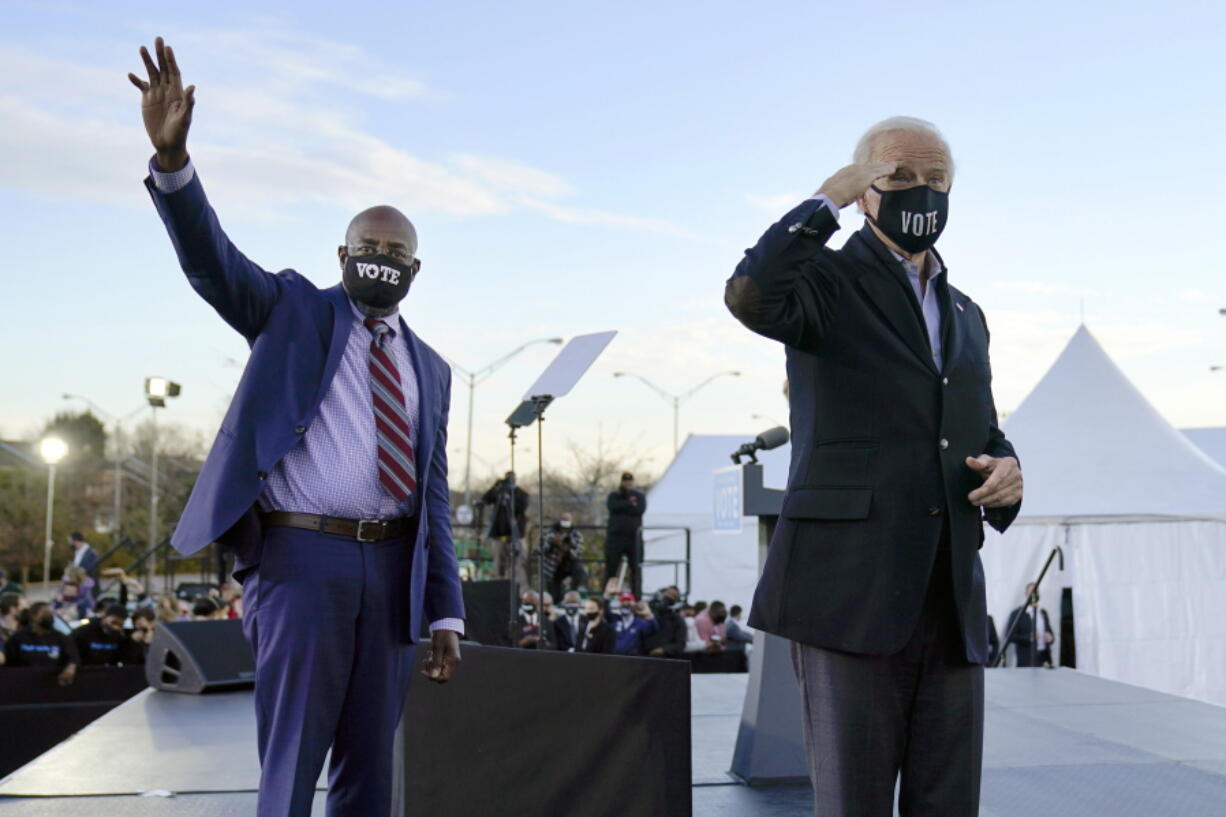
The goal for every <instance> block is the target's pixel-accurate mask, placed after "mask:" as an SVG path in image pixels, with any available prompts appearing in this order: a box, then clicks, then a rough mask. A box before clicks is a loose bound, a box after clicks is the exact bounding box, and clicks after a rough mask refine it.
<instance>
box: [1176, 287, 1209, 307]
mask: <svg viewBox="0 0 1226 817" xmlns="http://www.w3.org/2000/svg"><path fill="white" fill-rule="evenodd" d="M1178 297H1179V300H1181V301H1186V302H1188V303H1190V304H1203V303H1205V302H1207V301H1211V300H1213V296H1211V295H1210V294H1209V293H1208V292H1205V291H1204V290H1203V289H1184V290H1180V292H1179V293H1178Z"/></svg>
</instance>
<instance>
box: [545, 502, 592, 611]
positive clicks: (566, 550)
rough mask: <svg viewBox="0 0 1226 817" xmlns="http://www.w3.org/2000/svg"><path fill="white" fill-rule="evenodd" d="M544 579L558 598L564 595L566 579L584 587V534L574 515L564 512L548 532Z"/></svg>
mask: <svg viewBox="0 0 1226 817" xmlns="http://www.w3.org/2000/svg"><path fill="white" fill-rule="evenodd" d="M543 551H544V554H545V566H544V567H545V582H546V584H547V585H548V586H549V590H550V592H551V593H553V595H554V596H556V597H557V598H562V594H563V592H564V590H565V582H566V580H567V579H569V580H570V581H571V587H576V588H578V587H583V585H584V584H585V583H586V582H587V569H586V568H584V566H583V562H582V561H581V559H582V558H583V534H582V533H581V532H579V531H578V530H576V529H575V524H574V517H572V516H571V515H570V513H569V512H568V513H563V514H562V515H561V516H560V517H558V521H557V522H555V523H553V525H552V526H551V527H550V528H549V530H547V531H546V532H545V547H544V548H543Z"/></svg>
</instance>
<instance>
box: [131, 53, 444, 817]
mask: <svg viewBox="0 0 1226 817" xmlns="http://www.w3.org/2000/svg"><path fill="white" fill-rule="evenodd" d="M155 50H156V54H157V62H156V63H155V62H154V60H153V58H152V57H151V56H150V54H149V52H148V51H147V50H146V49H145V48H143V47H142V48H141V49H140V54H141V58H142V60H143V61H144V64H145V69H146V72H147V73H148V79H147V81H146V80H142V79H140V78H138V77H137V76H135V75H134V74H129V75H128V76H129V79H130V80H131V82H132V83H133V84H134V85H136V87H137V88H139V89H140V91H141V111H142V114H143V118H144V122H145V129H146V131H147V132H148V135H149V138H150V140H151V141H152V143H153V146H154V148H155V150H156V155H155V157H154V159H153V160H152V162H151V163H150V168H149V171H150V173H149V178H148V179H146V181H145V186H146V187H147V188H148V190H149V194H150V195H151V196H152V198H153V203H154V205H155V206H156V207H157V210H158V213H159V214H160V215H161V217H162V220H163V221H164V222H165V224H166V228H167V231H168V232H169V234H170V238H171V241H172V242H173V243H174V246H175V251H176V252H177V253H178V256H179V262H180V265H181V266H182V267H183V271H184V272H185V273H186V274H187V279H188V282H189V283H190V284H191V286H192V287H193V288H194V289H195V290H196V292H198V293H199V294H200V295H201V297H203V298H204V299H205V300H206V301H207V302H208V303H209V304H210V305H212V306H213V308H214V309H216V310H217V312H218V314H220V315H221V317H222V318H223V319H224V320H225V321H226V322H227V323H228V324H230V326H232V327H233V328H234V329H235V330H237V331H238V332H239V333H241V334H242V335H243V337H244V338H246V340H247V342H248V343H249V344H250V345H251V357H250V359H249V360H248V362H247V367H246V370H245V371H244V372H243V378H242V380H241V382H240V383H239V386H238V390H237V392H236V393H235V395H234V400H233V401H232V402H231V404H230V408H229V410H228V411H227V413H226V416H225V419H224V420H223V421H222V424H221V429H220V431H219V432H218V434H217V439H216V440H215V441H214V443H213V448H212V450H211V451H210V452H209V456H208V459H207V460H206V461H205V464H204V468H203V469H202V470H201V473H200V477H199V478H198V479H197V481H196V485H195V488H194V490H193V491H192V495H191V497H190V498H189V499H188V503H187V507H186V508H185V509H184V512H183V516H182V518H181V519H180V521H179V525H178V527H177V528H176V530H175V534H174V537H173V538H172V543H173V544H174V546H175V547H176V548H178V549H179V550H180V551H181V552H183V553H185V554H188V553H194V552H195V551H197V550H199V549H200V548H202V547H204V546H206V545H208V544H209V543H210V542H213V541H220V542H221V543H222V544H223V545H226V546H228V547H230V548H232V549H233V550H234V553H235V568H236V569H235V576H236V578H238V579H239V580H240V581H242V582H243V589H244V602H245V608H246V609H245V615H244V617H243V629H244V632H245V634H246V636H247V640H248V641H249V643H250V644H251V648H252V652H253V653H254V655H255V660H256V678H255V704H256V725H257V729H258V735H259V756H260V767H261V775H260V793H259V806H258V813H259V815H260V817H274V815H275V817H286V815H290V816H291V817H299V815H301V817H306V815H309V814H310V812H311V801H312V800H313V798H314V794H315V782H316V780H317V779H318V777H319V774H320V772H321V770H322V768H323V762H324V756H325V754H326V753H327V751H328V749H329V747H331V749H332V762H331V766H330V769H329V775H328V784H329V785H328V806H327V813H328V815H330V817H341V815H354V817H357V816H358V815H361V817H368V816H369V815H385V814H388V813H389V811H390V808H391V789H392V743H393V736H394V733H395V729H396V724H397V722H398V721H399V719H400V714H401V711H402V706H403V702H404V698H405V694H406V692H407V690H408V682H409V672H410V671H411V666H410V656H411V652H410V644H411V643H413V642H414V641H415V640H416V637H417V635H418V633H420V632H421V631H422V630H423V628H424V625H428V627H429V630H430V632H431V637H430V638H431V640H430V648H429V650H428V651H427V657H426V662H425V668H424V669H423V670H422V672H423V674H424V675H426V677H428V678H430V679H432V680H434V681H437V682H445V681H447V680H448V679H449V678H450V677H451V675H452V672H453V671H454V668H455V666H456V665H457V664H458V662H459V660H460V650H459V634H460V633H462V632H463V629H464V621H463V619H464V605H463V600H462V597H461V593H460V581H459V572H458V570H457V565H456V556H455V549H454V545H453V543H452V538H451V521H450V507H449V492H448V487H447V452H446V442H447V413H448V404H449V401H450V394H451V372H450V370H449V369H448V367H447V366H446V365H445V364H444V362H443V360H442V358H440V357H439V356H438V354H436V353H435V352H434V350H432V349H431V348H430V347H429V346H427V345H426V344H425V343H423V342H422V341H421V340H419V339H418V338H417V337H416V336H415V335H414V334H413V333H412V332H411V331H410V330H409V328H408V325H407V324H406V322H405V320H404V318H403V316H401V314H400V313H399V311H398V305H399V303H400V301H401V300H402V299H403V298H404V296H405V295H406V294H407V293H408V289H409V285H410V284H411V283H412V281H413V279H414V278H415V277H416V275H417V273H418V271H419V269H420V268H421V262H420V260H418V259H417V257H416V256H417V234H416V231H415V230H414V228H413V225H412V223H410V222H409V220H408V219H407V218H405V217H404V215H403V214H401V213H400V212H399V211H398V210H396V209H395V208H393V207H387V206H381V207H372V208H370V209H368V210H365V211H363V212H362V213H359V214H358V215H357V216H356V217H355V218H354V219H353V221H352V222H350V224H349V229H348V231H347V232H346V235H345V244H344V245H342V246H341V247H340V248H339V250H338V256H339V262H340V267H341V272H342V283H341V284H338V285H336V286H333V287H331V288H329V289H325V290H319V289H317V288H316V287H315V286H314V284H312V283H311V282H310V281H308V280H307V279H306V278H304V277H302V276H301V275H299V274H298V273H296V272H294V271H293V270H282V271H281V272H278V273H276V274H270V273H268V272H265V271H264V270H263V269H261V268H260V267H259V266H257V265H256V264H255V263H253V262H252V261H251V260H249V259H248V258H247V257H246V256H244V255H243V254H242V253H241V252H239V251H238V249H237V248H236V247H235V246H234V245H233V244H232V243H230V240H229V239H228V238H227V237H226V235H225V233H224V232H223V231H222V229H221V225H220V224H219V223H218V220H217V216H216V214H215V213H214V212H213V210H212V208H211V207H210V206H209V204H208V201H207V199H206V198H205V195H204V188H203V187H202V186H201V184H200V178H199V176H198V175H197V174H196V170H195V167H194V166H193V165H192V163H191V161H190V160H189V158H188V154H187V132H188V128H189V127H190V124H191V114H192V108H193V107H194V92H195V86H189V87H187V88H186V89H185V88H184V87H183V84H182V80H181V78H180V72H179V67H178V65H177V63H176V61H175V57H174V52H173V51H172V50H171V49H170V48H169V47H167V46H165V45H164V44H163V42H162V40H161V38H158V40H157V43H156V47H155ZM408 728H412V725H411V724H410V725H409V727H408Z"/></svg>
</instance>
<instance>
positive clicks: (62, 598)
mask: <svg viewBox="0 0 1226 817" xmlns="http://www.w3.org/2000/svg"><path fill="white" fill-rule="evenodd" d="M69 544H70V545H71V547H72V549H73V553H72V558H71V560H70V561H69V563H68V564H67V566H66V567H65V568H64V572H63V575H62V578H61V581H60V585H59V588H58V590H57V591H56V593H55V594H54V595H53V596H52V598H51V599H50V600H36V601H31V600H30V599H29V597H28V596H27V594H26V592H25V588H23V587H22V585H21V584H19V583H18V582H16V581H13V580H11V579H10V577H9V575H8V573H7V571H5V570H4V569H3V568H0V671H2V670H3V668H12V667H55V668H57V669H58V670H59V672H58V673H57V674H56V681H57V682H58V683H59V684H60V685H61V686H68V685H70V684H72V683H73V681H74V680H75V679H76V674H77V670H78V668H79V667H88V666H121V665H132V664H143V663H144V662H145V656H146V655H147V653H148V651H149V646H150V644H152V643H153V636H154V632H155V631H156V629H157V627H158V625H159V624H160V623H162V622H170V621H203V620H212V619H225V618H241V617H242V613H243V598H242V587H241V585H239V584H238V583H237V582H233V581H230V582H226V583H225V584H223V585H221V586H214V585H203V586H198V587H197V591H198V592H197V593H196V594H194V595H192V596H189V597H188V598H181V597H180V596H178V595H175V594H171V593H166V594H162V595H154V594H151V593H148V592H146V590H145V587H144V585H143V584H142V583H141V581H140V580H139V579H138V578H137V577H135V576H129V575H127V573H125V571H124V570H122V569H121V568H117V567H115V568H103V569H99V558H98V555H97V553H96V552H94V550H93V548H92V547H90V545H89V543H88V542H87V541H86V539H85V537H84V536H83V535H82V534H80V533H73V534H72V535H71V536H70V537H69Z"/></svg>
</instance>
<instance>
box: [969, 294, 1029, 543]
mask: <svg viewBox="0 0 1226 817" xmlns="http://www.w3.org/2000/svg"><path fill="white" fill-rule="evenodd" d="M975 308H976V309H979V305H978V304H976V305H975ZM979 319H980V320H981V321H983V331H984V334H985V335H987V337H988V344H989V346H990V345H991V341H992V334H991V332H989V331H988V320H987V318H986V317H985V316H984V314H983V310H982V309H979ZM988 366H989V371H988V374H989V377H990V376H991V363H990V362H989V364H988ZM988 394H989V395H991V389H990V387H989V391H988ZM990 416H991V425H990V426H989V427H988V443H987V445H986V446H984V451H983V453H985V454H987V455H988V456H991V457H997V458H999V457H1013V458H1014V459H1018V457H1017V452H1016V451H1014V450H1013V443H1011V442H1009V439H1008V438H1007V437H1005V432H1004V431H1002V430H1001V428H1000V424H999V423H998V421H997V417H996V399H995V398H994V397H993V398H992V407H991V413H990ZM1018 462H1019V463H1020V462H1021V460H1020V459H1019V460H1018ZM1021 509H1022V503H1021V501H1020V500H1019V501H1018V503H1017V504H1016V505H1010V506H1009V507H1007V508H985V509H984V512H983V518H984V519H986V520H987V522H988V524H989V525H991V526H992V527H993V528H995V529H996V530H998V531H1000V532H1001V533H1004V532H1005V529H1006V528H1008V527H1009V526H1010V525H1011V524H1013V520H1014V519H1016V518H1017V515H1018V512H1019V511H1021Z"/></svg>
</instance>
